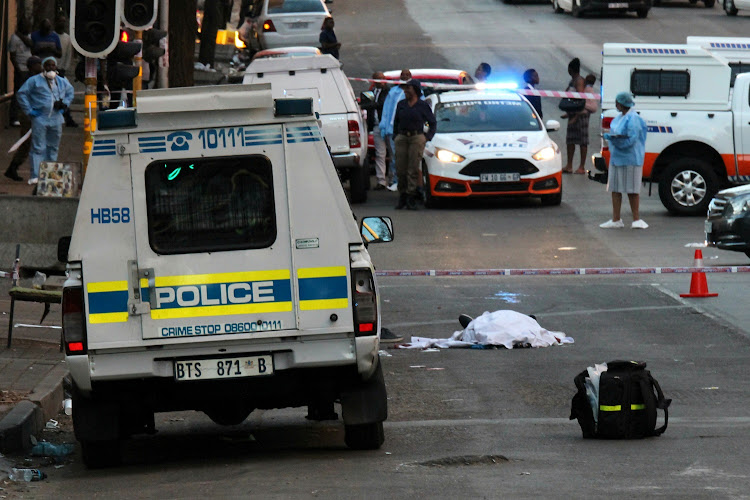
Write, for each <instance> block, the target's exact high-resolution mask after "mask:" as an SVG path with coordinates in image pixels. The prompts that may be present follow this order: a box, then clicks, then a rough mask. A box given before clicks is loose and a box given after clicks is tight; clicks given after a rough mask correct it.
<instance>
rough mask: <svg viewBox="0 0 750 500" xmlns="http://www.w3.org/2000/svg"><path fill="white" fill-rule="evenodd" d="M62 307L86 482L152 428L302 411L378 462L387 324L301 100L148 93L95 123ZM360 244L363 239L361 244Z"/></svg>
mask: <svg viewBox="0 0 750 500" xmlns="http://www.w3.org/2000/svg"><path fill="white" fill-rule="evenodd" d="M97 120H98V130H97V132H96V133H95V134H94V142H93V148H92V151H91V156H90V160H89V164H88V169H87V174H86V181H85V184H84V188H83V193H82V196H81V200H80V204H79V207H78V213H77V215H76V220H75V226H74V230H73V234H72V237H71V240H70V242H69V248H67V249H66V248H65V247H66V243H65V242H61V248H60V249H59V252H58V253H59V254H60V255H61V256H62V257H63V258H64V259H65V258H66V260H67V262H68V280H67V281H66V283H65V287H64V291H63V335H64V347H65V359H66V362H67V366H68V368H69V370H70V374H71V376H72V379H73V383H74V387H73V423H74V427H75V434H76V438H77V439H78V440H79V441H80V442H81V445H82V449H83V458H84V462H85V463H86V465H87V466H89V467H99V466H106V465H111V464H113V463H116V462H118V461H119V459H120V449H119V444H120V443H121V442H122V441H123V440H124V439H126V438H127V437H129V436H130V435H132V434H135V433H139V432H153V431H154V427H155V425H154V413H155V412H165V411H175V410H198V411H202V412H205V413H206V414H207V415H208V416H209V417H211V419H212V420H214V421H215V422H217V423H219V424H226V425H232V424H237V423H240V422H242V421H243V420H244V419H245V418H246V417H247V416H248V415H249V413H250V412H251V411H252V410H253V409H256V408H264V409H269V408H282V407H293V406H307V407H308V411H309V415H308V417H309V418H312V419H321V420H322V419H328V418H335V412H334V406H333V404H334V402H337V403H340V404H341V411H342V414H343V415H342V417H343V421H344V424H345V442H346V444H347V445H348V446H349V447H351V448H355V449H374V448H379V447H380V446H381V444H382V443H383V439H384V437H383V421H384V420H385V419H386V416H387V404H386V390H385V384H384V380H383V373H382V368H381V366H380V364H379V358H378V350H379V332H380V314H379V313H380V311H379V307H378V306H379V304H378V295H377V285H376V281H375V275H374V271H373V266H372V263H371V260H370V256H369V254H368V252H367V248H366V245H365V243H364V242H363V241H368V242H379V241H389V240H390V239H391V238H392V234H393V233H392V224H391V221H390V219H388V218H374V217H373V218H366V219H364V220H363V221H362V224H363V225H362V228H361V231H362V233H360V230H358V227H357V224H356V221H355V219H354V217H353V215H352V212H351V209H350V208H349V205H348V203H347V200H346V197H345V194H344V192H343V190H342V187H341V184H340V182H339V180H338V177H337V175H336V171H335V169H334V166H333V164H332V162H331V158H330V156H329V154H328V151H327V149H326V146H325V143H324V141H323V140H322V137H321V133H320V128H319V124H318V122H317V121H316V119H315V116H314V115H313V109H312V102H311V100H310V99H273V97H272V95H271V87H270V85H268V84H260V85H227V86H219V87H199V88H181V89H164V90H151V91H144V92H140V93H139V94H138V99H137V108H135V109H120V110H113V111H105V112H100V113H99V115H98V117H97ZM363 235H364V238H363Z"/></svg>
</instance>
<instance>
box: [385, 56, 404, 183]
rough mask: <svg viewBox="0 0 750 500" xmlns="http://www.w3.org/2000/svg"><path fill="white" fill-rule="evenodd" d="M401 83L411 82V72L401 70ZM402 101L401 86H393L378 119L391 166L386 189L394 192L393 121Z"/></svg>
mask: <svg viewBox="0 0 750 500" xmlns="http://www.w3.org/2000/svg"><path fill="white" fill-rule="evenodd" d="M399 78H400V79H401V81H402V82H407V81H409V80H411V71H409V70H408V69H402V70H401V76H399ZM403 99H404V90H403V89H402V88H401V85H394V86H393V87H391V90H390V91H388V95H387V96H386V98H385V102H384V103H383V114H382V115H381V117H380V136H381V137H382V138H383V140H385V146H386V148H388V155H389V156H390V157H391V164H390V166H389V170H390V174H389V175H390V176H391V179H390V180H391V185H390V186H389V187H388V189H389V190H390V191H396V189H398V175H397V172H396V145H395V143H394V142H393V138H394V134H393V119H394V118H395V116H396V106H397V105H398V103H399V102H401V101H402V100H403Z"/></svg>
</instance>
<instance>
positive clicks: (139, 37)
mask: <svg viewBox="0 0 750 500" xmlns="http://www.w3.org/2000/svg"><path fill="white" fill-rule="evenodd" d="M133 41H134V42H136V43H138V44H140V46H141V50H139V51H138V53H137V54H136V55H135V57H133V65H134V66H136V67H137V68H138V76H136V77H135V78H133V107H135V99H136V96H137V95H138V92H139V91H140V90H141V82H142V81H143V80H142V78H143V31H141V30H137V31H136V32H135V40H133Z"/></svg>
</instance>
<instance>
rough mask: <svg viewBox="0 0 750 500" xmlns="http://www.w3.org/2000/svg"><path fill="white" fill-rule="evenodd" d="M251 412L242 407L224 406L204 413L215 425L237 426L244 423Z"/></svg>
mask: <svg viewBox="0 0 750 500" xmlns="http://www.w3.org/2000/svg"><path fill="white" fill-rule="evenodd" d="M251 411H252V409H250V408H246V407H243V406H237V407H235V406H224V407H221V408H213V409H211V410H204V413H205V414H206V415H208V418H210V419H211V420H213V421H214V423H216V424H219V425H238V424H241V423H242V422H244V421H245V419H246V418H247V416H248V415H250V412H251Z"/></svg>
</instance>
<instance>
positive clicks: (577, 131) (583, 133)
mask: <svg viewBox="0 0 750 500" xmlns="http://www.w3.org/2000/svg"><path fill="white" fill-rule="evenodd" d="M580 73H581V61H580V60H579V59H578V58H577V57H576V58H575V59H573V60H572V61H570V63H569V64H568V74H569V75H570V78H571V80H570V83H568V88H567V91H568V92H583V91H584V88H585V86H586V84H585V82H584V80H583V77H582V76H581V74H580ZM562 118H567V119H568V129H567V133H566V136H565V144H566V145H567V150H568V151H567V152H568V160H567V162H566V164H565V167H564V168H563V169H562V171H563V172H564V173H567V174H570V173H572V172H573V155H574V154H575V152H576V145H578V146H579V147H580V148H581V163H580V164H579V166H578V170H576V173H577V174H584V173H586V168H585V167H586V154H587V153H588V149H589V113H588V111H586V110H585V109H584V110H582V111H580V112H578V113H568V114H565V115H563V116H562Z"/></svg>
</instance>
